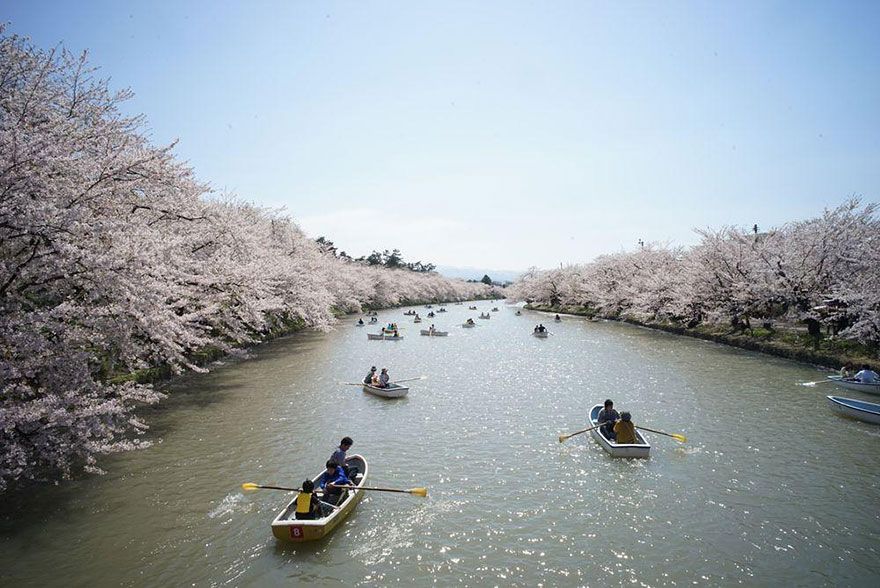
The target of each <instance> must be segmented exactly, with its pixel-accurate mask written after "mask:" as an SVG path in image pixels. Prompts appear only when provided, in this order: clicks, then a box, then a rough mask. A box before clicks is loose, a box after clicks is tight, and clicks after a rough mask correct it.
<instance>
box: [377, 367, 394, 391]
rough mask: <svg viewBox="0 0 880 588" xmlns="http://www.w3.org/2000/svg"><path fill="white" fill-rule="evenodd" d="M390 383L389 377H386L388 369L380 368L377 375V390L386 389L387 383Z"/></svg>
mask: <svg viewBox="0 0 880 588" xmlns="http://www.w3.org/2000/svg"><path fill="white" fill-rule="evenodd" d="M390 381H391V376H389V375H388V368H382V373H381V374H379V386H378V387H379V388H387V387H388V382H390Z"/></svg>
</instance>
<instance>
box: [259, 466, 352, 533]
mask: <svg viewBox="0 0 880 588" xmlns="http://www.w3.org/2000/svg"><path fill="white" fill-rule="evenodd" d="M345 465H347V466H348V467H349V468H356V469H357V471H358V473H357V474H355V476H354V478H353V479H352V482H354V485H355V486H358V487H360V486H363V485H364V484H365V483H366V482H367V475H368V473H369V468H368V467H367V460H366V459H364V458H363V456H361V455H350V456H348V457H347V458H346V460H345ZM322 473H324V472H321V474H322ZM321 474H318V475H317V476H315V477H314V478H312V481H313V482H314V483H315V487H316V488H317V487H318V480H319V479H320V477H321ZM344 492H345V493H346V495H347V496H346V498H345V500H343V501H342V502H340V503H339V508H335V509H333V512H332V513H330V514H329V515H327V516H326V517H323V518H320V519H315V520H302V519H297V518H296V514H295V513H296V497H294V499H293V500H291V501H290V503H288V505H287V506H285V507H284V510H282V511H281V512H280V513H278V516H277V517H275V520H274V521H272V534H273V535H275V538H276V539H279V540H280V541H291V542H293V543H302V542H303V541H316V540H318V539H321V538H323V537H326V536H327V535H328V534H329V533H330V531H332V530H333V529H335V528H336V526H337V525H339V523H341V522H342V521H344V520H345V518H346V517H347V516H348V515H349V514H351V511H352V510H354V507H355V506H356V505H357V503H358V502H360V500H361V498H362V497H363V494H364V491H363V490H345V491H344Z"/></svg>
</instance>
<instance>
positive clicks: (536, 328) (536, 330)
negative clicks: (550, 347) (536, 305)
mask: <svg viewBox="0 0 880 588" xmlns="http://www.w3.org/2000/svg"><path fill="white" fill-rule="evenodd" d="M534 332H535V333H537V332H538V325H535V330H534Z"/></svg>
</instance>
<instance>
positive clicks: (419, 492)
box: [336, 486, 428, 497]
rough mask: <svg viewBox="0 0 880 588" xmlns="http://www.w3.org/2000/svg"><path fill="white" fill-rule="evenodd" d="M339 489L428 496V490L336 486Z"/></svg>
mask: <svg viewBox="0 0 880 588" xmlns="http://www.w3.org/2000/svg"><path fill="white" fill-rule="evenodd" d="M336 487H337V488H347V489H349V490H373V491H375V492H400V493H403V494H412V495H413V496H422V497H424V496H427V495H428V489H427V488H410V489H409V490H400V489H398V488H374V487H371V486H336Z"/></svg>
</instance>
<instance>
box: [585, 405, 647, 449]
mask: <svg viewBox="0 0 880 588" xmlns="http://www.w3.org/2000/svg"><path fill="white" fill-rule="evenodd" d="M600 410H602V405H601V404H597V405H596V406H594V407H593V409H592V410H590V424H591V425H592V426H595V425H598V424H599V420H598V419H599V411H600ZM590 434H592V435H593V439H595V440H596V442H597V443H599V445H601V446H602V449H604V450H605V451H607V452H608V453H610V454H611V457H648V456H649V455H650V453H651V445H650V444H649V443H648V441H647V440H646V439H645V436H644V435H642V432H641V431H639V429H638V427H636V439H638V441H639V442H638V443H615V442H614V441H611V440H610V439H608V438H607V437H605V435H604V434H602V429H601V428H599V429H593V430H592V431H590Z"/></svg>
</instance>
